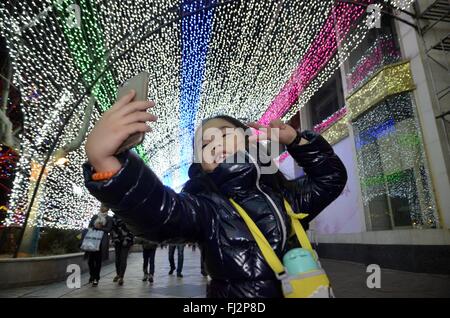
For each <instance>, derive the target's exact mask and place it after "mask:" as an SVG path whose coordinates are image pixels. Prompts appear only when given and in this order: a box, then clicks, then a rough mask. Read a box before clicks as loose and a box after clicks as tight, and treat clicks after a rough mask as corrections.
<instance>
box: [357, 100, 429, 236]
mask: <svg viewBox="0 0 450 318" xmlns="http://www.w3.org/2000/svg"><path fill="white" fill-rule="evenodd" d="M353 131H354V135H355V146H356V158H357V165H358V171H359V177H360V182H361V190H362V196H363V203H364V208H365V211H366V221H367V227H368V229H370V230H389V229H393V228H402V227H418V228H422V227H425V228H434V227H436V226H437V218H436V208H435V203H434V199H433V195H432V191H430V189H431V186H430V184H431V183H430V178H429V175H428V172H427V169H426V166H425V158H424V150H423V145H422V139H421V135H420V130H419V127H418V124H417V121H416V118H415V115H414V112H413V104H412V100H411V97H410V95H409V93H404V94H400V95H397V96H394V97H390V98H388V99H387V100H385V101H384V102H381V103H379V104H377V105H376V106H375V107H374V108H372V109H370V110H369V111H367V112H366V113H364V114H362V115H361V116H359V117H358V118H356V119H355V120H354V121H353Z"/></svg>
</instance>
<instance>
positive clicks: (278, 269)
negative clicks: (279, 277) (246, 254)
mask: <svg viewBox="0 0 450 318" xmlns="http://www.w3.org/2000/svg"><path fill="white" fill-rule="evenodd" d="M230 202H231V203H232V204H233V206H234V207H235V208H236V210H237V212H238V213H239V215H240V216H241V217H242V218H243V219H244V222H245V224H247V226H248V228H249V229H250V232H251V233H252V235H253V237H254V238H255V241H256V243H257V244H258V246H259V248H260V250H261V253H262V254H263V256H264V259H265V260H266V262H267V263H268V264H269V266H270V268H272V270H273V271H274V272H275V273H277V274H281V273H283V272H284V266H283V263H282V262H281V261H280V259H279V258H278V256H277V254H275V251H274V250H273V248H272V246H270V244H269V242H268V241H267V239H266V238H265V236H264V235H263V234H262V233H261V231H260V230H259V228H258V226H257V225H256V224H255V222H253V220H252V219H251V218H250V217H249V216H248V214H247V213H246V212H245V211H244V209H243V208H242V207H241V206H240V205H239V204H237V203H236V202H235V201H234V200H233V199H230Z"/></svg>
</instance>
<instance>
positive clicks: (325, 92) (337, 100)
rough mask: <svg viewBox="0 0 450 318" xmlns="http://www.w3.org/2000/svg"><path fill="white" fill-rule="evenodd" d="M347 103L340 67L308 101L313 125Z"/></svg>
mask: <svg viewBox="0 0 450 318" xmlns="http://www.w3.org/2000/svg"><path fill="white" fill-rule="evenodd" d="M344 105H345V101H344V93H343V90H342V80H341V74H340V69H337V70H336V72H335V73H334V75H333V76H332V77H331V78H330V79H329V80H328V81H327V82H326V83H325V84H324V85H322V87H321V88H320V89H319V90H318V91H317V92H316V93H315V94H314V96H313V97H312V98H311V99H310V101H309V103H308V108H309V114H310V115H309V117H310V120H311V127H314V126H315V125H317V124H319V123H321V122H322V121H323V120H325V119H327V118H328V117H330V116H331V115H333V114H334V113H335V112H336V111H337V110H339V109H340V108H341V107H343V106H344Z"/></svg>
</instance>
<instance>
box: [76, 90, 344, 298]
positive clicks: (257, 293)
mask: <svg viewBox="0 0 450 318" xmlns="http://www.w3.org/2000/svg"><path fill="white" fill-rule="evenodd" d="M133 97H134V92H131V93H130V94H128V95H127V96H125V97H123V98H122V99H120V100H119V101H117V102H116V103H115V104H114V105H113V106H112V107H111V109H110V110H108V111H107V112H106V113H105V114H104V115H103V116H102V118H101V119H100V120H99V121H98V122H97V124H96V125H95V127H94V129H93V130H92V132H91V133H90V135H89V137H88V140H87V143H86V154H87V157H88V163H86V164H85V165H84V175H85V182H86V186H87V188H88V189H89V191H90V192H91V193H92V194H93V195H94V196H95V197H96V198H97V199H98V200H100V201H101V202H103V203H104V204H106V205H107V206H108V207H110V208H111V209H112V211H114V213H116V214H118V215H119V216H120V218H121V219H122V220H123V221H124V222H126V223H127V225H128V226H129V228H130V229H131V230H132V231H133V233H134V234H135V235H138V236H142V237H145V238H146V239H148V240H151V241H154V242H169V243H185V242H186V243H194V242H196V243H198V244H199V245H200V246H201V248H202V250H203V252H204V255H205V266H206V270H207V272H208V274H209V275H210V277H211V281H210V282H209V285H208V288H207V296H208V297H231V298H235V297H283V293H282V288H281V283H280V281H279V280H278V279H277V278H276V276H275V274H274V272H273V270H272V269H271V268H270V267H269V265H268V264H267V262H266V261H265V259H264V257H263V255H262V254H261V251H260V249H259V248H258V245H257V244H256V242H255V239H254V238H253V236H252V234H251V233H250V231H249V229H248V227H247V225H246V223H245V222H244V221H243V219H242V218H241V216H240V215H239V213H238V212H237V211H236V208H235V205H233V204H232V203H231V201H230V199H232V200H234V202H236V203H237V204H239V205H240V206H241V207H242V208H243V209H244V210H245V211H246V212H247V214H248V215H249V216H250V217H251V218H252V220H253V221H254V222H255V223H256V225H257V226H258V228H259V229H260V231H261V232H262V233H263V234H264V236H265V237H266V238H267V241H268V242H269V243H270V245H271V247H272V248H273V250H274V251H275V253H276V254H277V255H278V257H280V258H281V257H282V256H283V255H284V254H285V253H286V252H287V251H288V250H290V249H291V248H293V247H295V246H297V245H298V242H297V240H296V239H295V237H293V236H292V235H291V234H292V230H291V221H290V218H289V217H288V215H287V213H286V209H285V205H284V202H283V200H284V199H286V200H287V202H289V204H290V205H291V206H292V209H293V211H295V212H302V213H307V214H308V217H306V218H305V219H303V220H302V221H301V222H302V224H303V226H305V227H307V224H308V223H309V222H310V221H311V220H312V219H313V218H314V217H315V216H317V214H318V213H320V212H321V211H322V210H323V209H324V208H325V207H326V206H327V205H329V204H330V203H331V202H332V201H333V200H334V199H336V198H337V197H338V196H339V195H340V193H341V191H342V190H343V188H344V186H345V183H346V181H347V173H346V170H345V167H344V165H343V164H342V162H341V160H340V159H339V158H338V157H337V156H336V154H335V153H334V151H333V149H332V147H331V146H330V145H329V144H328V142H327V141H325V139H324V138H322V137H321V136H320V135H317V134H315V133H313V132H311V131H304V132H302V133H299V132H297V131H296V130H295V129H294V128H292V127H291V126H289V125H287V124H284V123H282V122H281V121H280V120H276V121H273V122H271V124H270V128H278V129H279V130H278V131H279V136H278V138H277V142H279V143H280V144H283V145H285V146H286V148H287V150H288V152H289V154H290V155H291V156H292V157H293V158H294V160H295V161H296V162H297V163H298V164H299V165H300V166H301V167H303V169H304V172H305V175H304V176H303V177H301V178H299V179H296V180H292V181H288V180H286V179H285V178H284V176H283V175H282V173H281V172H276V173H273V174H262V173H261V165H260V163H259V161H258V159H256V160H255V158H251V155H250V153H251V152H250V151H249V149H250V148H251V147H255V145H258V140H256V136H250V137H248V136H246V135H244V134H243V130H244V129H246V128H248V126H247V125H245V124H243V123H241V122H240V121H238V120H236V119H234V118H231V117H228V116H217V117H214V118H211V119H207V120H204V121H203V123H202V125H201V126H202V127H201V129H197V131H196V133H195V137H194V138H195V141H194V153H195V156H196V157H197V158H199V159H200V160H197V161H198V162H194V163H193V164H192V166H191V167H190V169H189V177H190V180H189V181H188V182H187V183H186V184H185V186H184V189H183V191H181V193H176V192H175V191H174V190H172V189H170V188H169V187H166V186H164V185H163V184H162V183H161V181H160V180H159V179H158V177H157V176H156V175H155V174H154V173H153V172H152V170H151V169H150V168H149V167H148V166H146V165H145V163H144V162H143V161H142V160H141V159H140V158H139V157H137V156H136V155H135V154H134V153H133V152H131V151H125V152H123V153H121V154H119V155H115V153H116V151H117V149H119V147H120V146H121V144H122V143H123V142H124V141H125V140H126V139H127V138H128V137H129V136H130V135H132V134H133V133H136V132H150V131H151V129H150V128H149V126H148V124H147V123H148V122H154V121H156V120H157V118H156V116H154V115H152V114H150V113H148V112H147V109H148V108H150V107H152V106H153V105H154V103H153V102H132V100H133ZM249 126H251V127H253V128H256V129H261V128H262V126H260V125H258V124H255V123H253V124H249ZM209 129H215V130H216V131H217V130H219V131H221V132H222V134H221V135H220V136H219V137H217V134H215V138H211V135H210V134H207V133H206V132H208V130H209ZM267 137H268V138H272V136H271V134H270V133H268V134H267ZM242 158H244V159H249V160H245V162H244V163H236V162H242V161H239V160H238V159H242ZM230 159H231V160H230ZM336 213H338V211H336ZM294 236H295V235H294Z"/></svg>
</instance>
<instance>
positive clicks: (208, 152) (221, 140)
mask: <svg viewBox="0 0 450 318" xmlns="http://www.w3.org/2000/svg"><path fill="white" fill-rule="evenodd" d="M200 137H201V140H200ZM195 142H196V147H195V148H196V150H195V151H196V158H197V159H200V164H201V166H202V169H203V170H204V171H205V172H212V171H213V170H214V169H215V168H216V167H217V166H218V165H219V164H220V163H221V162H223V161H225V158H227V157H228V156H231V155H234V154H235V153H236V152H237V151H239V150H244V149H245V132H244V130H243V129H242V128H237V127H235V126H234V125H233V124H231V123H229V122H228V121H226V120H224V119H219V118H217V119H211V120H209V121H207V122H206V123H205V124H203V126H202V128H201V129H199V131H197V133H196V140H195Z"/></svg>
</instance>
